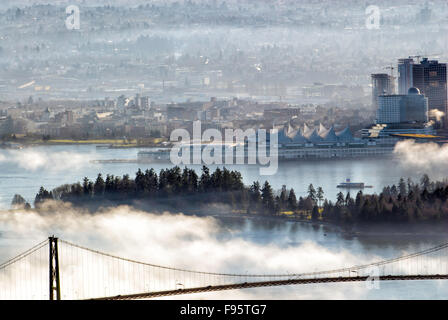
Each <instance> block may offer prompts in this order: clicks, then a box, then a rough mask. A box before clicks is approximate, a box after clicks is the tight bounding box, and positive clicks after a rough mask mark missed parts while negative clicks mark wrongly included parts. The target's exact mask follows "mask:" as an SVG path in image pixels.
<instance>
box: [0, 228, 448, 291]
mask: <svg viewBox="0 0 448 320" xmlns="http://www.w3.org/2000/svg"><path fill="white" fill-rule="evenodd" d="M441 279H445V280H446V279H448V243H443V244H441V245H438V246H435V247H432V248H428V249H425V250H422V251H419V252H415V253H411V254H406V255H402V256H399V257H396V258H393V259H387V260H382V261H377V262H373V263H368V264H360V265H356V266H352V267H347V268H339V269H333V270H326V271H316V272H308V273H296V274H237V273H213V272H204V271H195V270H187V269H181V268H173V267H167V266H161V265H156V264H151V263H146V262H142V261H136V260H132V259H128V258H123V257H119V256H116V255H112V254H108V253H104V252H101V251H97V250H93V249H90V248H87V247H84V246H80V245H78V244H74V243H71V242H68V241H65V240H62V239H58V238H55V237H50V238H48V239H46V240H44V241H42V242H41V243H39V244H37V245H35V246H34V247H32V248H31V249H29V250H27V251H25V252H23V253H22V254H20V255H18V256H16V257H15V258H13V259H10V260H8V261H6V262H4V263H3V264H0V299H50V300H59V299H101V300H106V299H111V300H126V299H147V298H155V297H162V296H174V295H181V294H191V293H201V292H212V291H222V290H232V289H244V288H257V287H271V286H284V285H300V284H311V283H335V282H356V281H378V280H381V281H404V280H407V281H409V280H441Z"/></svg>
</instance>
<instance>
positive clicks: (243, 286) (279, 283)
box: [95, 275, 448, 300]
mask: <svg viewBox="0 0 448 320" xmlns="http://www.w3.org/2000/svg"><path fill="white" fill-rule="evenodd" d="M368 278H369V277H367V276H363V277H327V278H310V279H287V280H275V281H258V282H244V283H235V284H227V285H219V286H207V287H197V288H187V289H177V290H167V291H157V292H147V293H137V294H130V295H119V296H111V297H103V298H98V299H95V300H132V299H147V298H156V297H164V296H175V295H182V294H191V293H202V292H212V291H224V290H234V289H246V288H259V287H275V286H285V285H297V284H311V283H336V282H357V281H367V279H368ZM376 279H377V280H379V281H403V280H407V281H409V280H448V275H406V276H394V275H388V276H378V277H377V278H376Z"/></svg>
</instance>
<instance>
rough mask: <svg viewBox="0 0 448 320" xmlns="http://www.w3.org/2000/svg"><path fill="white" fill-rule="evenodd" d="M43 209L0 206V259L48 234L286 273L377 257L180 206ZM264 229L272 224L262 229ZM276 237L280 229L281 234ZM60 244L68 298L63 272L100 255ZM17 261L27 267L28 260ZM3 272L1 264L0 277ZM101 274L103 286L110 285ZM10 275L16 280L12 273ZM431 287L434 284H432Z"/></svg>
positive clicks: (372, 293) (354, 293) (69, 281)
mask: <svg viewBox="0 0 448 320" xmlns="http://www.w3.org/2000/svg"><path fill="white" fill-rule="evenodd" d="M47 209H48V212H49V213H37V212H35V211H28V212H24V211H23V212H22V211H20V210H19V211H3V212H0V261H4V260H6V258H9V257H12V256H15V255H17V253H18V252H21V251H23V250H25V249H28V248H29V247H31V246H32V245H34V244H36V243H38V242H39V241H42V240H44V239H46V238H47V237H48V236H49V235H53V234H54V235H55V236H58V237H60V238H61V239H64V240H67V241H70V242H73V243H76V244H79V245H82V246H86V247H89V248H92V249H97V250H100V251H103V252H106V253H112V254H115V255H119V256H122V257H127V258H131V259H135V260H138V261H143V262H147V263H152V264H157V265H163V266H170V267H177V268H183V269H188V270H198V271H208V272H222V273H239V274H246V273H249V274H251V273H253V274H291V273H302V272H313V271H322V270H328V269H334V268H339V267H347V266H353V265H359V264H361V263H366V262H372V261H377V260H379V259H381V258H380V257H378V256H374V255H365V254H362V256H357V254H355V253H354V252H350V251H349V250H345V249H342V250H341V249H340V250H339V251H338V250H334V248H333V249H331V248H329V247H326V246H324V245H320V244H318V243H317V242H314V241H305V242H300V243H296V244H290V245H280V244H279V243H278V242H276V241H275V242H268V243H266V242H264V243H258V242H257V241H256V240H253V241H251V240H247V239H244V238H243V237H242V234H241V233H240V232H243V231H242V230H244V232H245V233H251V234H254V233H256V232H258V231H259V230H258V229H255V228H254V229H252V228H253V227H250V228H249V229H247V228H243V229H239V228H232V227H229V226H226V225H222V224H221V223H220V222H219V221H218V220H216V219H214V218H211V217H194V216H186V215H183V214H181V213H178V214H171V213H165V214H151V213H147V212H143V211H139V210H136V209H133V208H130V207H127V206H120V207H117V208H114V209H112V210H109V211H100V212H97V213H95V214H93V215H92V214H89V213H85V212H79V211H77V210H74V209H73V208H72V207H71V206H69V205H66V204H64V205H62V204H60V203H58V204H55V203H50V204H49V207H48V208H47ZM285 226H286V225H285ZM264 232H270V231H268V230H264ZM296 232H300V230H299V231H296ZM286 233H287V232H286ZM279 237H282V236H281V235H279ZM279 242H281V241H279ZM60 250H61V251H62V252H63V254H62V255H61V254H60V259H62V260H63V262H61V264H62V265H63V267H64V269H63V272H62V273H63V282H64V289H65V290H66V291H63V292H64V293H63V298H70V297H72V296H66V294H67V290H68V291H70V292H75V290H78V289H70V288H71V286H73V288H77V286H78V284H79V281H78V280H77V279H75V276H67V272H72V273H73V274H74V273H78V274H79V273H80V272H79V264H82V265H83V266H84V269H85V268H87V269H88V272H85V271H84V272H83V275H82V278H84V277H85V275H87V276H88V275H89V274H90V275H92V274H94V273H92V270H93V269H95V267H96V266H95V264H97V263H100V262H99V261H98V260H95V259H89V258H87V259H86V261H84V260H81V259H80V258H79V257H78V256H77V255H76V254H75V255H73V252H71V251H67V249H66V248H65V249H64V246H62V248H60ZM64 252H65V253H64ZM74 252H76V251H74ZM42 257H43V258H42V259H43V260H42V261H44V263H43V265H44V266H43V267H41V269H42V271H43V272H44V274H47V272H48V271H47V270H46V269H45V268H46V267H45V261H46V259H48V250H47V249H45V250H44V252H43V255H42ZM70 257H71V258H70ZM68 258H70V259H68ZM23 268H24V269H25V270H27V268H29V266H26V267H23ZM84 269H83V270H84ZM132 271H133V273H134V274H136V273H137V274H138V272H139V270H138V269H137V270H132ZM1 273H2V271H1V270H0V280H1V277H2V274H1ZM111 274H112V275H113V274H114V273H113V272H112V273H111ZM101 276H104V275H101V273H100V274H99V277H96V278H95V281H97V282H98V281H100V282H101V279H98V278H101ZM152 276H153V277H154V278H153V279H151V281H152V282H154V281H159V278H160V276H159V275H158V274H157V273H156V274H152ZM107 277H108V276H106V282H105V283H103V284H102V285H103V286H112V284H111V283H110V279H109V278H107ZM120 281H121V283H122V284H126V281H129V279H128V278H126V277H124V278H122V279H121V280H120ZM174 281H178V279H177V278H176V279H173V278H171V280H169V281H168V282H167V283H169V284H170V285H174V283H175V282H174ZM9 282H10V284H11V283H12V284H14V283H16V282H14V281H10V280H9ZM91 282H92V281H90V282H87V283H91ZM44 283H45V282H44ZM6 285H7V284H5V282H3V283H2V287H3V288H4V287H5V286H6ZM381 286H382V288H383V287H384V288H386V289H387V288H388V284H387V283H384V284H383V283H382V284H381ZM429 286H430V287H431V288H434V286H433V284H429ZM389 288H391V290H390V291H389V292H388V295H387V296H386V297H387V298H394V297H395V295H397V292H399V291H397V290H396V287H395V289H394V287H393V286H392V287H389ZM45 289H46V286H44V292H46V290H45ZM139 290H141V289H139ZM441 290H445V291H446V287H441ZM120 292H121V291H120ZM139 292H141V291H139ZM386 292H387V291H386ZM77 293H79V292H77ZM382 294H384V293H383V292H382V290H369V289H368V288H367V286H366V284H365V283H353V284H328V285H325V284H320V285H298V286H285V287H278V288H259V289H248V290H236V291H235V290H233V291H228V292H225V291H224V292H217V293H203V294H202V293H201V294H194V295H184V296H179V297H178V298H180V299H183V298H186V299H207V298H223V299H227V298H229V299H257V298H258V299H363V298H369V297H376V298H385V296H383V295H382ZM76 297H77V296H76V295H75V298H76ZM81 297H82V295H81ZM396 298H400V297H399V296H397V297H396ZM402 298H403V297H402Z"/></svg>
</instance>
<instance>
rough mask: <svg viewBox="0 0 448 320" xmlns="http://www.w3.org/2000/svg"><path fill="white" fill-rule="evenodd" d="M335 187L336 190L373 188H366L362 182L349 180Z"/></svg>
mask: <svg viewBox="0 0 448 320" xmlns="http://www.w3.org/2000/svg"><path fill="white" fill-rule="evenodd" d="M336 187H337V188H345V189H364V188H373V186H366V185H365V184H364V182H351V181H350V179H345V182H341V183H340V184H338V185H337V186H336Z"/></svg>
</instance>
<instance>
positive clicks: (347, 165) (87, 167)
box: [0, 145, 448, 299]
mask: <svg viewBox="0 0 448 320" xmlns="http://www.w3.org/2000/svg"><path fill="white" fill-rule="evenodd" d="M137 152H138V150H137V149H103V148H98V149H97V148H96V147H95V146H92V145H85V146H39V147H33V148H25V149H23V150H21V151H15V152H14V153H11V152H10V151H8V150H0V160H1V161H0V205H1V207H2V209H7V208H9V206H10V202H11V199H12V197H13V195H14V194H16V193H18V194H21V195H22V196H24V197H25V198H26V199H27V200H28V201H30V202H32V201H33V199H34V196H35V194H36V192H37V191H38V189H39V187H40V186H41V185H42V186H44V187H45V188H47V189H51V188H54V187H56V186H59V185H61V184H64V183H72V182H75V181H81V180H82V178H83V177H84V176H87V177H89V178H91V179H94V178H95V177H96V175H97V174H98V173H99V172H101V173H103V174H107V173H109V174H114V175H122V174H126V173H129V174H131V176H133V175H134V174H135V172H136V171H137V169H138V168H141V169H143V170H144V169H147V168H151V167H153V168H154V169H156V170H157V171H158V170H160V169H162V168H166V167H169V164H154V165H151V164H137V163H102V164H99V163H91V160H100V159H103V160H105V159H135V158H136V154H137ZM42 159H43V160H44V162H45V161H47V163H51V165H50V166H48V165H45V164H44V163H43V162H42ZM74 159H75V160H74ZM34 161H36V162H37V164H35V163H33V162H34ZM192 167H194V168H198V169H200V166H192ZM229 168H231V169H237V170H239V171H241V172H242V175H243V178H244V182H245V183H246V184H249V183H251V182H252V181H254V180H260V181H264V180H269V182H270V183H271V184H272V185H273V187H274V188H275V189H279V188H281V186H282V185H283V184H285V185H287V186H288V187H293V188H294V189H295V191H296V193H297V194H298V195H305V194H306V189H307V186H308V185H309V184H310V183H312V184H313V185H314V186H322V187H323V188H324V191H325V192H326V196H327V197H328V198H330V199H334V198H335V196H336V193H337V192H338V191H339V190H338V189H337V188H336V185H337V184H338V183H340V182H342V181H344V180H345V179H346V178H351V180H352V181H361V182H365V183H366V184H367V185H373V186H374V188H373V189H366V191H369V192H379V191H381V190H382V188H383V186H385V185H389V184H393V183H397V182H398V180H399V178H400V177H406V178H407V177H411V178H413V179H418V178H419V177H420V175H421V174H422V173H421V172H416V171H410V170H407V169H406V168H403V167H402V166H400V165H399V163H398V162H397V161H395V160H393V159H364V160H351V161H348V160H344V161H342V160H341V161H307V162H284V163H280V166H279V170H278V172H277V174H276V175H273V176H268V177H263V176H260V175H259V171H258V167H256V166H237V165H235V166H230V167H229ZM355 192H356V191H353V193H355ZM220 221H221V224H222V226H223V228H222V232H221V233H220V234H218V235H217V237H220V238H221V239H222V241H225V240H226V239H228V238H229V237H239V238H242V239H244V240H246V241H250V242H254V243H257V244H263V245H271V244H272V245H278V246H280V247H299V246H301V245H302V244H303V243H305V242H307V241H312V242H314V243H316V244H318V245H319V246H322V247H324V248H327V249H330V250H332V251H335V252H338V251H341V250H349V251H350V252H351V253H352V254H354V255H356V256H357V257H359V261H360V262H362V261H363V259H365V258H366V257H371V256H372V255H374V256H376V257H378V258H381V259H383V258H391V257H395V256H397V255H400V254H402V253H403V252H405V251H406V252H411V251H416V250H421V249H424V248H428V247H431V246H435V245H437V244H440V243H442V242H446V241H448V234H447V233H446V232H445V229H444V227H443V226H440V227H439V228H436V229H431V228H422V229H415V228H414V229H399V230H398V229H397V230H384V229H382V228H372V229H370V230H364V231H363V232H361V233H359V234H353V233H350V232H343V230H342V231H341V230H340V229H337V228H333V227H328V226H316V225H314V226H313V225H311V224H307V223H295V222H280V223H279V222H278V221H263V220H257V219H241V218H220ZM30 227H32V226H30ZM60 236H61V237H63V235H60ZM40 240H41V239H28V238H26V235H23V236H15V235H13V233H8V232H7V231H5V230H3V228H2V225H0V261H4V260H5V259H6V258H8V256H6V252H8V254H9V252H10V250H11V246H12V245H14V244H15V243H17V242H18V241H19V242H20V243H25V244H24V246H25V247H26V246H27V245H28V244H30V245H33V244H34V243H35V242H37V241H40ZM99 249H100V248H99ZM299 263H300V261H292V262H291V270H289V271H290V272H293V271H294V264H299ZM285 271H286V270H285ZM260 272H262V271H261V270H260ZM220 294H221V295H219V296H218V295H217V294H204V295H201V296H198V297H199V298H216V297H222V298H232V297H236V298H237V297H238V296H234V294H232V293H220ZM245 294H247V295H249V296H250V297H258V298H274V299H275V298H276V297H281V298H285V297H287V298H292V299H296V298H313V299H314V298H317V299H321V298H339V299H340V298H349V299H350V298H359V297H361V298H367V299H371V298H372V299H395V298H401V299H418V298H423V299H446V298H447V297H448V281H409V282H387V283H386V282H382V283H381V287H380V289H379V290H367V289H366V286H365V284H362V283H357V284H356V283H355V284H328V285H306V286H292V287H281V288H263V289H250V290H247V292H246V293H245ZM190 298H194V296H192V297H190Z"/></svg>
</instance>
